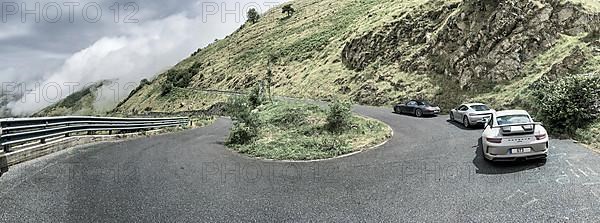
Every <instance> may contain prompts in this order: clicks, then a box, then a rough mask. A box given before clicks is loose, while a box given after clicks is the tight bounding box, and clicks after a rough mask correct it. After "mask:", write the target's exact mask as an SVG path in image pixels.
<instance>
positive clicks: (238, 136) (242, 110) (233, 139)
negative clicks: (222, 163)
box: [226, 96, 260, 145]
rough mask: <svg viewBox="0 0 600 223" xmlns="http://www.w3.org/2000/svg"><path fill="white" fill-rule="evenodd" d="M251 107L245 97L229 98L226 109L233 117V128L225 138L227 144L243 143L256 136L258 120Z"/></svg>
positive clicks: (258, 126) (258, 125)
mask: <svg viewBox="0 0 600 223" xmlns="http://www.w3.org/2000/svg"><path fill="white" fill-rule="evenodd" d="M253 109H254V108H252V107H251V106H250V102H249V100H248V98H247V97H244V96H237V97H232V98H230V99H229V101H228V103H227V106H226V111H227V114H228V115H229V116H231V118H232V119H233V128H232V129H231V133H230V134H229V138H228V139H227V144H228V145H244V144H247V143H249V142H251V141H252V140H253V139H254V138H256V136H257V135H258V129H259V128H260V120H259V118H258V114H256V113H254V112H253V111H252V110H253Z"/></svg>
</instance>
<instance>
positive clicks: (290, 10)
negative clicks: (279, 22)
mask: <svg viewBox="0 0 600 223" xmlns="http://www.w3.org/2000/svg"><path fill="white" fill-rule="evenodd" d="M294 12H296V10H295V9H294V8H292V4H289V5H285V6H283V8H281V13H287V16H288V17H292V15H294Z"/></svg>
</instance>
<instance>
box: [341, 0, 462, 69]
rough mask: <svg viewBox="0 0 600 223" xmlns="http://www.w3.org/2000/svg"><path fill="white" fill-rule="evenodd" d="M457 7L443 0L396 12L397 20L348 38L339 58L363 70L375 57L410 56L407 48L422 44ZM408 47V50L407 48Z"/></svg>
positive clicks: (409, 50) (416, 47) (414, 47)
mask: <svg viewBox="0 0 600 223" xmlns="http://www.w3.org/2000/svg"><path fill="white" fill-rule="evenodd" d="M457 7H458V4H449V5H446V4H444V3H443V1H435V2H433V3H427V4H425V7H423V8H435V9H437V10H427V9H423V8H419V9H415V11H413V12H405V13H404V14H402V15H401V16H399V20H397V21H394V22H392V23H389V24H387V25H385V26H384V27H381V29H379V30H377V31H371V32H369V33H367V34H366V35H363V36H362V37H359V38H356V39H353V40H351V41H350V42H349V43H348V44H346V46H345V47H344V49H343V51H342V62H343V63H344V64H345V65H346V66H347V67H349V68H351V69H355V70H363V69H364V68H365V67H367V66H368V65H369V64H371V63H372V62H374V61H375V60H377V59H380V58H382V59H385V60H389V59H392V58H402V57H405V56H410V55H409V54H410V52H411V51H414V49H418V48H419V47H420V46H423V45H424V44H425V43H427V41H428V40H429V38H431V35H432V33H433V32H434V31H435V30H437V29H439V27H440V26H441V25H442V24H443V22H444V21H445V19H446V18H447V17H448V16H449V15H450V13H452V12H453V10H455V9H456V8H457ZM411 49H412V50H411Z"/></svg>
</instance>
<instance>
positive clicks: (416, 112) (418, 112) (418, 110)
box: [415, 109, 423, 117]
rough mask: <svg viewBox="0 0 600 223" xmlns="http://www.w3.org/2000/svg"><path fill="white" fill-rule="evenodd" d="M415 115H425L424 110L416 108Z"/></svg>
mask: <svg viewBox="0 0 600 223" xmlns="http://www.w3.org/2000/svg"><path fill="white" fill-rule="evenodd" d="M415 116H417V117H423V111H422V110H421V109H417V110H415Z"/></svg>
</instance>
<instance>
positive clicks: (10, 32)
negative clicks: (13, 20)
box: [0, 23, 32, 40]
mask: <svg viewBox="0 0 600 223" xmlns="http://www.w3.org/2000/svg"><path fill="white" fill-rule="evenodd" d="M0 29H1V30H2V32H0V40H4V39H10V38H17V37H21V36H27V35H29V34H31V31H32V30H31V25H29V24H7V23H4V24H3V25H2V26H0Z"/></svg>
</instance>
